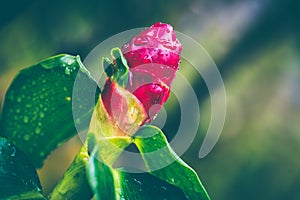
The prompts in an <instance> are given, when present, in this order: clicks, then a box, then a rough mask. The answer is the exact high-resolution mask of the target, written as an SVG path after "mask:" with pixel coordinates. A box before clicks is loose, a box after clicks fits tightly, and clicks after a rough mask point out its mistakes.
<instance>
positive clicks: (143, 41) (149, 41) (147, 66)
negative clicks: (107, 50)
mask: <svg viewBox="0 0 300 200" xmlns="http://www.w3.org/2000/svg"><path fill="white" fill-rule="evenodd" d="M181 51H182V47H181V44H180V42H179V41H178V39H177V38H176V35H175V32H174V30H173V27H172V26H171V25H169V24H164V23H160V22H157V23H156V24H154V25H152V26H151V27H149V28H148V29H146V30H144V31H142V32H141V33H140V34H138V35H136V36H135V37H133V38H132V39H131V41H129V42H128V43H127V44H125V45H124V46H123V47H122V53H123V55H124V57H125V59H126V61H127V64H128V66H129V81H128V84H127V86H126V89H127V90H128V91H130V92H131V93H132V94H133V95H134V96H135V97H136V98H137V99H138V100H139V101H140V102H141V103H142V105H143V107H144V109H145V112H146V113H147V114H148V116H147V119H146V120H145V121H146V122H147V121H150V120H152V119H154V117H155V116H156V114H157V113H158V112H159V110H160V109H161V107H162V105H163V104H164V103H165V102H166V101H167V99H168V97H169V95H170V87H171V84H172V81H173V80H174V78H175V74H176V71H177V70H178V66H179V62H180V53H181ZM107 87H110V88H109V89H108V88H107ZM113 89H114V88H113V84H111V81H110V80H108V81H107V82H106V84H105V86H104V90H103V93H102V100H103V102H104V105H105V107H106V109H107V111H108V113H109V115H112V114H113V113H112V112H111V110H112V109H111V107H114V106H117V107H118V105H114V104H115V103H112V104H111V103H109V102H111V100H110V99H111V95H110V94H111V91H112V90H113ZM114 102H116V101H114ZM120 103H121V102H120ZM119 106H120V105H119ZM120 112H122V111H121V110H120Z"/></svg>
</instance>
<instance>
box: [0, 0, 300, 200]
mask: <svg viewBox="0 0 300 200" xmlns="http://www.w3.org/2000/svg"><path fill="white" fill-rule="evenodd" d="M299 8H300V4H299V3H298V2H297V1H295V0H285V1H282V0H272V1H271V0H243V1H238V0H221V1H217V0H210V1H196V0H186V1H159V0H153V1H138V0H127V1H101V0H99V1H77V0H74V1H66V0H53V1H45V0H31V1H30V0H24V1H16V0H11V1H5V2H3V3H2V5H1V7H0V97H1V98H0V103H1V102H2V101H3V97H4V94H5V90H6V89H7V87H8V86H9V83H10V81H11V80H12V78H13V77H14V75H15V74H16V73H17V72H18V71H19V70H20V69H22V68H24V67H27V66H30V65H32V64H34V63H36V62H38V61H40V60H42V59H45V58H47V57H50V56H52V55H55V54H58V53H70V54H79V55H80V56H81V58H83V59H84V58H85V56H87V54H88V53H89V52H90V51H91V50H92V49H93V48H94V47H95V46H96V45H98V44H99V43H100V42H102V41H103V40H105V39H106V38H108V37H110V36H112V35H114V34H117V33H119V32H122V31H125V30H128V29H132V28H137V27H145V26H149V25H151V24H153V23H155V22H156V21H162V22H166V23H170V24H172V25H173V26H174V28H175V29H176V30H177V31H180V32H182V33H185V34H187V35H189V36H191V37H192V38H194V39H195V40H196V41H197V42H199V43H200V44H201V45H202V46H203V47H204V48H205V49H206V50H207V52H208V53H209V54H210V56H211V57H212V58H213V60H214V61H215V63H216V64H217V66H218V68H219V70H220V72H221V74H222V77H223V80H224V83H225V87H226V93H227V116H226V122H225V126H224V128H223V131H222V134H221V137H220V139H219V141H218V143H217V145H216V146H215V148H214V149H213V151H212V152H211V153H210V154H209V155H208V156H206V157H205V158H204V159H199V158H198V152H199V147H200V146H201V143H202V140H203V138H204V136H205V135H204V134H205V132H206V130H207V127H208V124H209V120H210V117H211V113H210V112H211V110H210V109H211V107H210V106H211V105H210V97H209V94H208V91H207V89H206V86H205V83H204V82H203V79H202V78H201V75H199V74H198V75H197V74H196V76H197V78H195V77H191V79H190V81H191V83H192V84H193V87H194V90H195V91H196V92H197V97H198V100H199V105H200V110H201V120H200V127H199V131H198V135H197V138H196V139H195V141H194V143H193V144H192V146H191V147H190V148H189V150H188V151H187V152H186V153H185V154H184V155H183V159H184V160H185V161H186V162H187V163H189V164H190V165H191V166H192V167H193V168H194V169H196V171H197V172H198V173H199V175H200V178H201V180H202V182H203V184H204V185H205V187H206V189H207V190H208V192H209V194H210V196H211V197H212V199H221V200H223V199H225V200H228V199H231V200H241V199H244V200H248V199H249V200H250V199H274V200H275V199H278V200H282V199H289V200H298V199H300V159H299V153H300V125H299V122H300V37H299V35H300V9H299ZM180 70H183V71H185V72H186V73H187V74H188V72H187V71H188V70H189V68H188V67H185V66H184V63H183V64H182V66H181V69H180ZM185 72H183V73H185ZM172 102H173V101H171V103H168V105H167V106H166V107H167V110H168V111H169V112H170V113H171V114H170V115H168V116H169V117H168V120H167V123H166V125H165V127H164V131H165V132H166V134H167V136H168V138H169V139H171V138H172V136H173V134H175V133H176V126H174V124H176V123H178V119H177V118H176V110H177V109H178V105H176V104H174V105H173V103H172ZM172 116H173V117H172ZM174 116H175V117H174ZM80 146H81V141H80V140H79V139H78V138H76V137H74V138H73V139H71V140H70V141H69V142H67V143H66V144H64V145H63V146H62V147H60V148H59V149H58V150H56V151H54V152H53V153H52V154H51V156H50V157H49V158H48V159H47V160H46V162H45V165H44V167H43V168H42V169H40V170H39V174H40V176H41V181H42V185H43V187H44V191H45V193H49V192H50V191H51V189H52V188H53V187H54V185H55V184H56V183H57V181H58V180H59V179H60V177H61V176H62V174H63V172H64V171H65V169H66V168H67V166H68V165H69V164H70V162H71V161H72V159H73V157H74V156H75V154H76V153H77V151H78V149H79V147H80Z"/></svg>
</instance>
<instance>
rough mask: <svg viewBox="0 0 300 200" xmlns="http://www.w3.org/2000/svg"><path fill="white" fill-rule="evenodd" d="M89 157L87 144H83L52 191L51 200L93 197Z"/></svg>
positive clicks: (73, 199)
mask: <svg viewBox="0 0 300 200" xmlns="http://www.w3.org/2000/svg"><path fill="white" fill-rule="evenodd" d="M88 159H89V156H88V153H87V149H86V146H82V148H81V149H80V152H79V153H78V154H77V155H76V157H75V159H74V160H73V162H72V163H71V165H70V166H69V168H68V169H67V171H66V172H65V174H64V176H63V178H62V179H61V180H60V182H59V183H58V185H57V186H56V187H55V188H54V190H53V191H52V193H51V195H50V198H49V199H50V200H65V199H72V200H82V199H91V198H92V197H93V193H92V191H91V188H90V187H89V184H88V182H87V175H86V166H87V164H88Z"/></svg>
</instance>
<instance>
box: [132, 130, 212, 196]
mask: <svg viewBox="0 0 300 200" xmlns="http://www.w3.org/2000/svg"><path fill="white" fill-rule="evenodd" d="M134 143H135V145H136V146H137V148H138V150H139V151H140V153H141V155H142V157H143V159H144V161H145V164H146V167H147V169H148V170H149V173H150V174H152V175H153V176H155V177H157V178H159V179H161V180H164V181H166V182H168V183H169V184H171V185H174V186H176V187H178V188H180V189H181V190H182V191H183V192H184V193H185V195H186V197H187V198H188V199H193V200H197V199H199V200H208V199H210V198H209V196H208V194H207V192H206V190H205V189H204V187H203V185H202V183H201V181H200V179H199V177H198V175H197V174H196V172H195V171H194V170H193V169H192V168H191V167H189V166H188V165H187V164H186V163H184V161H183V160H181V159H180V158H179V157H178V156H177V155H176V154H175V152H174V151H173V150H172V149H171V147H170V146H169V144H168V141H167V139H166V137H165V136H164V134H163V133H162V131H161V130H160V129H159V128H157V127H154V126H149V125H146V126H143V127H142V128H141V129H140V130H139V131H138V133H137V134H136V135H135V137H134ZM161 167H164V168H161ZM160 168H161V169H160ZM157 169H158V170H157Z"/></svg>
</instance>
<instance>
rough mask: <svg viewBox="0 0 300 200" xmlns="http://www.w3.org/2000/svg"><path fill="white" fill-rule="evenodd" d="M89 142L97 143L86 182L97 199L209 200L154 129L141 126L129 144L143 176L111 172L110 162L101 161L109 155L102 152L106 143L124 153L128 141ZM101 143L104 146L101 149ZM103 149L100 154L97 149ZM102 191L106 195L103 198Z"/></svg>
mask: <svg viewBox="0 0 300 200" xmlns="http://www.w3.org/2000/svg"><path fill="white" fill-rule="evenodd" d="M90 134H92V133H90ZM89 139H94V140H96V143H97V145H95V148H94V152H93V154H92V156H91V158H90V162H89V170H88V171H89V181H90V184H91V187H92V189H93V191H94V193H95V194H96V197H97V199H105V197H106V195H110V196H115V199H130V200H132V199H154V198H155V199H180V200H182V199H193V200H209V199H210V198H209V196H208V194H207V192H206V191H205V189H204V187H203V186H202V184H201V182H200V180H199V178H198V176H197V174H196V172H195V171H194V170H193V169H191V168H190V167H189V166H188V165H187V164H185V163H184V162H183V161H182V160H181V159H180V158H179V157H178V156H177V155H176V154H175V153H174V151H173V150H172V149H171V148H170V146H169V145H168V142H167V140H166V138H165V136H164V134H163V133H162V132H161V130H160V129H158V128H157V127H154V126H148V125H146V126H143V127H142V128H141V129H140V130H139V131H138V132H137V133H136V135H134V136H133V140H132V142H133V144H134V145H136V147H137V149H138V151H139V153H140V154H141V156H142V158H143V162H144V164H145V166H146V172H147V173H134V172H131V170H129V171H128V170H126V169H122V168H113V167H112V165H111V163H106V162H107V160H109V161H112V160H111V159H107V158H104V157H105V156H110V155H111V154H109V153H107V152H108V151H109V150H107V149H106V148H108V145H107V144H106V143H107V142H108V141H110V143H111V147H109V148H112V147H113V146H115V147H114V148H119V149H121V148H122V147H123V150H124V147H125V146H128V141H129V140H128V138H124V137H118V136H114V137H112V138H110V137H108V138H105V139H101V138H100V139H99V138H97V139H96V137H89ZM122 140H126V141H122ZM103 143H104V144H105V145H102V144H103ZM122 144H127V145H122ZM103 147H104V148H105V149H104V150H102V149H101V148H103ZM95 151H97V153H95ZM95 158H96V159H98V162H96V161H95ZM115 160H116V159H115ZM133 167H134V166H133ZM97 169H98V170H97ZM99 171H101V172H105V175H103V173H101V174H100V173H99ZM135 171H137V169H136V170H135ZM111 176H112V177H111ZM112 180H113V181H112ZM112 182H113V183H114V184H112ZM108 184H109V185H108ZM109 187H110V188H109ZM105 188H106V189H105ZM107 188H109V189H107ZM104 189H105V190H104ZM106 190H107V191H110V193H109V194H107V193H106V192H105V191H106ZM112 191H113V192H112Z"/></svg>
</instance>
